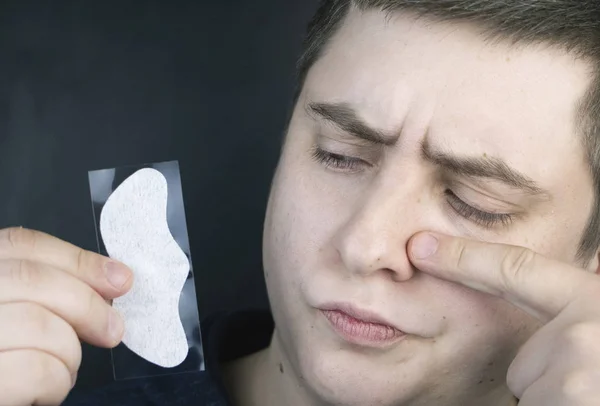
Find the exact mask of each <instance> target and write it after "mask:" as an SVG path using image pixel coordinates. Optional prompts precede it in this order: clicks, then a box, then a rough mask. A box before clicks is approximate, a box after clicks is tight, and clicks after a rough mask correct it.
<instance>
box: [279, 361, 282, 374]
mask: <svg viewBox="0 0 600 406" xmlns="http://www.w3.org/2000/svg"><path fill="white" fill-rule="evenodd" d="M279 372H281V373H283V364H282V363H281V362H280V363H279Z"/></svg>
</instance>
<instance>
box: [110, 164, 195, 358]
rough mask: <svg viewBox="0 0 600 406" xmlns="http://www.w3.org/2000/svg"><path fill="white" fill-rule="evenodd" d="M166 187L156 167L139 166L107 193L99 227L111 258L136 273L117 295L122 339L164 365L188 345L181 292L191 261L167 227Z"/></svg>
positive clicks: (134, 349)
mask: <svg viewBox="0 0 600 406" xmlns="http://www.w3.org/2000/svg"><path fill="white" fill-rule="evenodd" d="M167 197H168V188H167V180H166V179H165V177H164V176H163V175H162V174H161V173H160V172H159V171H157V170H155V169H149V168H146V169H141V170H139V171H137V172H135V173H134V174H133V175H131V176H130V177H129V178H127V179H126V180H125V181H124V182H123V183H121V185H120V186H119V187H118V188H117V189H116V190H115V191H114V192H113V193H112V194H111V195H110V196H109V198H108V200H107V201H106V204H105V205H104V208H103V209H102V213H101V215H100V233H101V235H102V240H103V242H104V246H105V247H106V251H107V252H108V254H109V256H110V257H111V258H114V259H116V260H118V261H121V262H123V263H124V264H126V265H127V266H129V267H130V268H131V269H132V271H133V273H134V283H133V287H132V289H131V291H129V293H127V294H126V295H125V296H123V297H121V298H118V299H115V300H114V301H113V306H114V307H115V309H117V310H118V311H119V312H120V314H121V315H122V316H123V320H124V322H125V335H124V337H123V343H124V344H125V345H126V346H127V347H128V348H129V349H130V350H131V351H133V352H134V353H136V354H137V355H139V356H140V357H142V358H144V359H145V360H147V361H149V362H152V363H154V364H156V365H158V366H161V367H163V368H172V367H176V366H178V365H180V364H181V363H182V362H183V361H184V360H185V359H186V357H187V354H188V351H189V346H188V343H187V338H186V335H185V331H184V329H183V325H182V323H181V319H180V317H179V298H180V296H181V291H182V290H183V286H184V284H185V282H186V280H187V277H188V274H189V271H190V263H189V261H188V258H187V257H186V255H185V253H184V252H183V251H182V250H181V248H180V247H179V245H178V244H177V242H176V241H175V239H174V238H173V236H172V235H171V231H170V230H169V226H168V223H167Z"/></svg>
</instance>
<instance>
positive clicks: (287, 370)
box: [223, 332, 320, 406]
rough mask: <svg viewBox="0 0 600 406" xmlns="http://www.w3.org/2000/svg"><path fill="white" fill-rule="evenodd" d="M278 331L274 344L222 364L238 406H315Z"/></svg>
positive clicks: (274, 336)
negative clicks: (286, 351)
mask: <svg viewBox="0 0 600 406" xmlns="http://www.w3.org/2000/svg"><path fill="white" fill-rule="evenodd" d="M284 353H285V352H284V351H283V350H282V348H281V346H280V340H279V339H278V338H277V333H276V332H275V334H273V338H272V340H271V345H270V346H269V347H268V348H266V349H264V350H262V351H259V352H257V353H254V354H251V355H249V356H247V357H244V358H241V359H239V360H236V361H234V362H232V363H230V364H229V365H225V366H224V367H223V379H224V381H225V383H226V385H227V389H228V392H229V394H230V396H231V397H232V398H233V399H232V400H233V404H234V405H235V406H280V405H287V404H289V405H297V406H316V405H319V404H320V403H319V402H317V401H316V400H315V399H312V398H311V397H309V396H308V395H307V393H308V391H307V390H305V388H303V387H302V385H301V384H300V382H299V380H298V379H297V378H296V377H297V376H298V375H297V374H296V373H294V371H293V370H292V367H291V365H290V363H289V362H288V360H287V358H286V357H284V356H283V354H284Z"/></svg>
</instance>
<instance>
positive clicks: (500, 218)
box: [444, 189, 513, 228]
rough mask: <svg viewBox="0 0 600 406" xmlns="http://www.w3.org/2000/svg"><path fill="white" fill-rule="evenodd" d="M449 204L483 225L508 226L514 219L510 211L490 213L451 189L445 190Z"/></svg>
mask: <svg viewBox="0 0 600 406" xmlns="http://www.w3.org/2000/svg"><path fill="white" fill-rule="evenodd" d="M444 194H445V195H446V198H447V199H448V204H450V207H452V209H453V210H454V211H455V212H457V213H458V214H459V215H460V216H462V217H464V218H465V219H467V220H470V221H472V222H474V223H476V224H478V225H480V226H482V227H485V228H492V227H493V226H496V225H502V226H508V225H510V223H511V222H512V221H513V215H512V214H510V213H490V212H488V211H483V210H479V209H476V208H475V207H473V206H471V205H470V204H467V203H465V202H464V201H463V200H462V199H461V198H459V197H458V196H456V195H455V194H454V192H453V191H452V190H450V189H446V190H445V191H444Z"/></svg>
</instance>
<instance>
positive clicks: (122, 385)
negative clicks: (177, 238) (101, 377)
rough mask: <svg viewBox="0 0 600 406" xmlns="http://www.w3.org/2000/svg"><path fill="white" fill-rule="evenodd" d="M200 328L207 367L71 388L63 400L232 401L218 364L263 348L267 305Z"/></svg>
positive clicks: (219, 404) (100, 403)
mask: <svg viewBox="0 0 600 406" xmlns="http://www.w3.org/2000/svg"><path fill="white" fill-rule="evenodd" d="M201 329H202V340H203V343H204V357H205V367H206V370H205V371H202V372H195V373H186V374H178V375H171V376H164V377H156V378H145V379H135V380H128V381H118V382H113V383H112V384H111V385H108V386H105V387H102V388H98V389H94V390H88V391H74V392H72V393H71V394H70V395H69V397H68V398H67V399H66V401H65V402H64V403H63V406H184V405H185V406H188V405H197V406H230V405H231V402H230V400H229V398H228V396H227V393H226V391H225V387H224V385H223V381H222V379H221V372H220V365H221V364H222V363H224V362H228V361H232V360H235V359H238V358H241V357H244V356H246V355H250V354H252V353H254V352H257V351H260V350H261V349H264V348H266V347H267V346H268V345H269V343H270V340H271V336H272V334H273V319H272V318H271V315H270V314H269V313H268V312H266V311H265V312H261V311H245V312H235V313H227V314H218V315H215V316H213V317H210V318H208V319H207V320H205V321H203V322H202V323H201Z"/></svg>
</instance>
